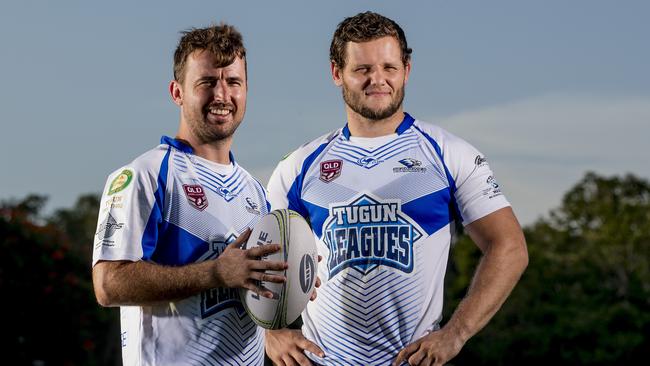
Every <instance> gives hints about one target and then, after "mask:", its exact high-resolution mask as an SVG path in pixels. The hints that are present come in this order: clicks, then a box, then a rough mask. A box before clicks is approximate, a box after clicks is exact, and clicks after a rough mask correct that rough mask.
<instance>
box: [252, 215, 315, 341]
mask: <svg viewBox="0 0 650 366" xmlns="http://www.w3.org/2000/svg"><path fill="white" fill-rule="evenodd" d="M264 244H279V245H280V250H279V251H277V252H275V253H273V254H270V255H268V256H266V257H264V258H262V259H263V260H268V261H280V262H287V263H288V264H289V266H288V267H289V268H287V269H286V270H284V271H267V272H268V273H269V274H280V275H283V276H285V277H286V278H287V281H286V282H285V283H275V282H262V283H261V286H263V287H265V288H267V289H269V290H270V291H271V292H273V294H274V296H273V298H272V299H269V298H266V297H263V296H259V295H257V294H255V293H254V292H253V291H250V290H247V289H241V293H240V295H241V299H242V302H243V304H244V308H245V309H246V312H247V313H248V315H250V317H251V318H252V319H253V321H254V322H255V323H257V324H258V325H259V326H261V327H264V328H267V329H281V328H285V327H286V326H287V325H289V324H291V323H293V322H294V321H295V320H296V319H297V318H298V316H299V315H300V313H302V311H303V310H304V309H305V306H307V303H308V302H309V298H310V297H311V293H312V291H313V290H314V285H315V283H316V273H317V271H316V269H317V268H316V266H317V265H318V254H317V252H316V241H315V239H314V234H313V233H312V231H311V229H310V228H309V224H307V222H306V221H305V219H304V218H303V217H302V216H300V214H298V213H297V212H295V211H292V210H288V209H282V210H273V211H271V212H270V213H269V214H267V215H265V216H264V217H262V219H261V220H260V221H259V222H258V223H257V225H255V227H253V231H252V232H251V236H250V237H249V238H248V242H247V243H246V247H245V248H246V249H250V248H254V247H256V246H259V245H264Z"/></svg>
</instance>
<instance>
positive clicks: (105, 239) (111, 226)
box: [95, 213, 124, 247]
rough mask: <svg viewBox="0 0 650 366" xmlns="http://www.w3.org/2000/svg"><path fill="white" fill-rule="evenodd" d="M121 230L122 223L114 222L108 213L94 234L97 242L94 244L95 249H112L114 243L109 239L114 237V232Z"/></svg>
mask: <svg viewBox="0 0 650 366" xmlns="http://www.w3.org/2000/svg"><path fill="white" fill-rule="evenodd" d="M123 228H124V223H123V222H117V220H115V218H114V217H113V215H111V214H110V213H109V214H108V215H107V216H106V219H105V220H104V221H103V222H102V223H101V224H99V228H98V229H97V232H96V233H95V236H96V237H97V239H98V240H99V241H98V242H97V243H96V244H95V247H99V246H106V247H114V246H115V241H114V240H111V238H112V237H113V236H114V235H115V233H116V232H118V231H119V230H122V229H123Z"/></svg>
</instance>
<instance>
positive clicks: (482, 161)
mask: <svg viewBox="0 0 650 366" xmlns="http://www.w3.org/2000/svg"><path fill="white" fill-rule="evenodd" d="M474 164H476V166H483V165H486V164H487V158H486V157H485V156H481V155H476V158H474Z"/></svg>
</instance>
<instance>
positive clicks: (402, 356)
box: [266, 12, 528, 365]
mask: <svg viewBox="0 0 650 366" xmlns="http://www.w3.org/2000/svg"><path fill="white" fill-rule="evenodd" d="M410 54H411V49H410V48H409V47H408V45H407V42H406V38H405V36H404V32H403V31H402V29H401V28H400V27H399V25H397V24H396V23H395V22H394V21H392V20H390V19H388V18H385V17H383V16H381V15H379V14H376V13H372V12H366V13H361V14H358V15H356V16H354V17H350V18H347V19H345V20H344V21H343V22H341V24H339V26H338V28H337V30H336V32H335V33H334V37H333V40H332V44H331V48H330V59H331V72H332V77H333V80H334V83H335V84H336V85H337V86H340V87H341V88H342V91H343V100H344V101H345V109H346V112H347V125H345V126H344V127H343V128H341V129H339V130H336V131H334V132H332V133H330V134H328V135H325V136H323V137H321V138H318V139H316V140H314V141H312V142H309V143H307V144H305V145H303V146H302V147H300V148H299V149H297V150H296V151H294V152H293V153H291V154H290V155H288V156H287V157H286V158H285V159H284V160H283V161H281V162H280V163H279V164H278V166H277V168H276V170H275V171H274V173H273V175H272V177H271V179H270V181H269V186H268V190H269V200H270V201H271V206H272V207H273V208H282V207H288V208H290V209H292V210H295V211H298V212H299V213H301V214H302V215H303V216H305V217H307V218H308V219H309V221H310V223H311V225H312V230H313V232H314V235H315V236H316V237H317V238H318V239H319V240H318V250H319V254H320V255H322V256H323V258H324V259H323V261H322V262H321V264H320V265H319V267H318V275H319V277H320V279H321V281H322V284H321V287H320V290H319V296H318V298H317V299H316V300H315V301H314V302H311V303H309V304H308V305H307V308H306V309H305V311H304V312H303V313H302V319H303V323H304V324H303V326H302V329H301V330H277V331H267V339H266V349H267V353H268V355H269V357H270V358H271V359H272V360H273V361H274V362H275V363H277V364H279V365H295V364H300V365H309V364H311V362H312V361H313V362H315V363H317V364H322V365H386V364H390V363H391V362H392V363H393V364H394V365H400V364H403V363H405V362H408V364H409V365H443V364H444V363H446V362H447V361H449V360H450V359H451V358H453V357H454V356H456V355H457V354H458V352H459V351H460V349H461V347H462V346H463V345H464V344H465V342H467V340H468V339H469V338H470V337H471V336H472V335H474V334H476V332H478V331H479V330H480V329H481V328H482V327H483V326H485V324H486V323H487V322H488V321H489V319H490V318H491V317H492V316H493V315H494V314H495V312H496V311H497V310H498V309H499V307H500V306H501V304H503V302H504V301H505V299H506V297H507V296H508V294H509V293H510V291H511V290H512V289H513V287H514V286H515V284H516V282H517V281H518V279H519V277H520V276H521V274H522V272H523V270H524V268H525V267H526V265H527V263H528V254H527V250H526V244H525V239H524V236H523V233H522V231H521V228H520V226H519V223H518V222H517V219H516V218H515V216H514V214H513V211H512V209H511V208H510V205H509V203H508V201H507V200H506V199H505V197H504V196H503V194H502V193H501V190H500V188H499V186H498V184H497V183H496V181H495V179H494V176H493V173H492V171H491V169H490V167H489V165H488V163H487V160H486V159H485V157H484V156H483V155H481V153H479V152H478V151H477V150H476V149H475V148H474V147H472V146H471V145H469V144H468V143H467V142H465V141H463V140H462V139H460V138H458V137H456V136H454V135H452V134H450V133H449V132H447V131H445V130H443V129H441V128H440V127H438V126H435V125H433V124H429V123H425V122H421V121H418V120H416V119H415V118H413V117H411V116H410V115H409V114H407V113H404V111H403V109H402V100H403V98H404V87H405V85H406V82H407V81H408V77H409V73H410V71H411V62H410ZM454 222H460V223H462V224H463V225H464V226H465V231H466V232H467V233H468V234H469V235H470V237H471V238H472V239H473V241H474V242H475V243H476V245H477V246H478V247H479V248H480V249H481V251H482V252H483V257H482V259H481V262H480V264H479V265H478V267H477V269H476V272H475V275H474V279H473V282H472V285H471V287H470V289H469V291H468V293H467V297H466V298H464V299H463V300H462V301H461V303H460V305H459V306H458V308H457V309H456V310H455V312H454V314H453V316H452V317H451V319H450V320H449V321H448V322H447V323H446V325H445V326H444V327H442V328H441V327H440V325H439V324H440V321H441V316H442V300H443V284H444V275H445V269H446V265H447V258H448V255H449V249H450V244H451V236H452V231H453V229H454ZM305 351H306V352H305Z"/></svg>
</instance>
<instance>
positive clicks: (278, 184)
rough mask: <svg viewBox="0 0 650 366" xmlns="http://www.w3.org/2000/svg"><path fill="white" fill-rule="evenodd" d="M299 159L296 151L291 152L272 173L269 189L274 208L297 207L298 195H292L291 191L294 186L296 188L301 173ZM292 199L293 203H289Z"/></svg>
mask: <svg viewBox="0 0 650 366" xmlns="http://www.w3.org/2000/svg"><path fill="white" fill-rule="evenodd" d="M297 160H298V159H297V154H296V152H293V153H291V154H289V155H288V156H287V157H285V158H284V159H282V160H281V161H280V162H279V163H278V165H277V166H276V167H275V170H274V171H273V174H271V178H269V183H268V185H267V191H268V200H269V202H270V203H271V209H272V210H277V209H282V208H290V206H291V207H295V206H296V205H297V204H298V203H299V202H298V200H299V198H298V197H290V191H291V190H292V187H293V189H294V190H295V189H296V187H295V185H296V178H297V177H298V175H299V174H300V165H299V161H297ZM290 199H291V200H292V201H293V202H291V205H290V204H289V200H290Z"/></svg>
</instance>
